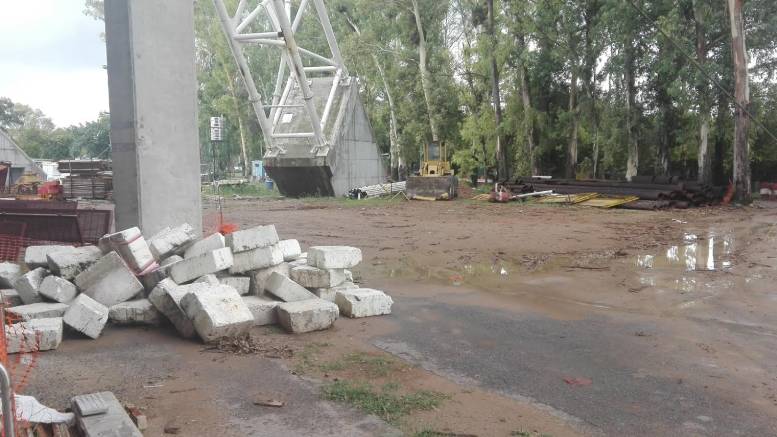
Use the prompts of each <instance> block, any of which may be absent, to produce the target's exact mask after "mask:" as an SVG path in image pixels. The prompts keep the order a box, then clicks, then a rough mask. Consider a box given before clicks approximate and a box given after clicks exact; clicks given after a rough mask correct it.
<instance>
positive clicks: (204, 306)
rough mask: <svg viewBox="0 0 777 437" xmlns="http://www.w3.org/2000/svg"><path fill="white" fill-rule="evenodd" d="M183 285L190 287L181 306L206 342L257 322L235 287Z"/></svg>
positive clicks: (243, 331)
mask: <svg viewBox="0 0 777 437" xmlns="http://www.w3.org/2000/svg"><path fill="white" fill-rule="evenodd" d="M181 288H186V289H187V293H186V295H185V296H184V297H183V299H181V307H182V308H183V309H184V311H185V312H186V315H187V316H188V317H189V319H190V320H191V321H192V323H193V324H194V329H195V330H196V331H197V334H198V335H199V336H200V338H201V339H202V340H203V341H204V342H206V343H208V342H212V341H215V340H218V339H219V338H221V337H231V336H235V335H239V334H242V333H245V332H248V330H249V329H250V328H251V326H253V324H254V316H253V314H251V311H250V310H249V309H248V307H247V306H246V304H245V303H244V302H243V299H242V298H241V297H240V295H239V294H237V291H235V289H234V288H232V287H230V286H228V285H209V284H205V283H195V284H191V285H187V286H182V287H181Z"/></svg>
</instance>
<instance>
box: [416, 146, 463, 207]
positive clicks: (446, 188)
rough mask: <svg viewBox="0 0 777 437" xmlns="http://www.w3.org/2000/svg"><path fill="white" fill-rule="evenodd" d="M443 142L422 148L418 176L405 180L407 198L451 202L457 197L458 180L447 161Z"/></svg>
mask: <svg viewBox="0 0 777 437" xmlns="http://www.w3.org/2000/svg"><path fill="white" fill-rule="evenodd" d="M447 152H448V150H447V148H446V147H445V143H444V142H437V141H432V142H430V143H427V144H426V145H425V146H424V160H423V161H422V162H421V168H420V170H419V172H418V173H419V174H418V176H410V177H409V178H407V197H408V198H409V199H416V200H451V199H453V198H455V197H456V196H457V195H458V186H459V180H458V179H457V178H456V176H454V174H453V169H452V168H451V163H450V162H449V161H448V153H447Z"/></svg>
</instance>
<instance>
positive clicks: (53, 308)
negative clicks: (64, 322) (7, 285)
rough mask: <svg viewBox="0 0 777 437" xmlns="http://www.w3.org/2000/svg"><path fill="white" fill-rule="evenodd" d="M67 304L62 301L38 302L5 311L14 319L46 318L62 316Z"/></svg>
mask: <svg viewBox="0 0 777 437" xmlns="http://www.w3.org/2000/svg"><path fill="white" fill-rule="evenodd" d="M67 309H68V305H67V304H64V303H49V302H38V303H31V304H27V305H19V306H16V307H13V308H8V309H6V310H5V311H6V312H7V313H8V314H10V315H11V317H12V318H14V319H16V320H24V321H27V320H33V319H48V318H51V317H62V316H63V315H64V314H65V311H67Z"/></svg>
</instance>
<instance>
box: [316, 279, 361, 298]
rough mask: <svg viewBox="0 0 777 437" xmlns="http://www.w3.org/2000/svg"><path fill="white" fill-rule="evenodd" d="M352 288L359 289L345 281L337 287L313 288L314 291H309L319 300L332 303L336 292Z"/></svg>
mask: <svg viewBox="0 0 777 437" xmlns="http://www.w3.org/2000/svg"><path fill="white" fill-rule="evenodd" d="M354 288H359V286H358V285H356V284H354V283H353V282H350V281H345V282H343V283H342V284H340V285H338V286H337V287H331V288H314V289H311V290H310V291H312V292H313V294H315V295H316V296H318V297H319V298H321V299H324V300H328V301H329V302H334V301H335V297H336V296H337V292H338V291H344V290H349V289H354Z"/></svg>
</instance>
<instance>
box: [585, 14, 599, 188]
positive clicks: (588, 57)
mask: <svg viewBox="0 0 777 437" xmlns="http://www.w3.org/2000/svg"><path fill="white" fill-rule="evenodd" d="M600 7H601V5H600V4H599V2H598V1H596V0H589V1H587V2H586V9H585V13H584V14H583V18H584V19H585V28H584V32H585V33H584V40H585V52H584V65H583V86H584V87H585V90H586V96H587V97H588V107H589V108H590V115H591V124H592V125H593V131H594V144H593V151H592V154H593V169H592V170H593V177H594V178H595V177H596V174H597V170H598V166H599V112H598V111H597V109H596V82H595V80H594V75H595V74H596V59H597V57H598V54H597V53H594V37H595V35H594V34H593V32H594V30H593V29H594V20H595V17H596V16H597V15H598V13H599V9H600Z"/></svg>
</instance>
